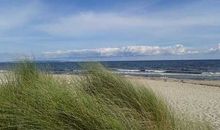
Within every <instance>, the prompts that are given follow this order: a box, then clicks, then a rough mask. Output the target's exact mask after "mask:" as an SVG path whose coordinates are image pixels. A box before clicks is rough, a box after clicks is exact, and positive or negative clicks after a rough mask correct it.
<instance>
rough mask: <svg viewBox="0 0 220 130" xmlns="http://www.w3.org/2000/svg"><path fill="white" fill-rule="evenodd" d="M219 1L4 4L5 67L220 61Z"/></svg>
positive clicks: (29, 0)
mask: <svg viewBox="0 0 220 130" xmlns="http://www.w3.org/2000/svg"><path fill="white" fill-rule="evenodd" d="M219 7H220V1H219V0H181V1H180V0H169V1H168V0H53V1H52V0H0V61H9V60H16V59H20V58H23V57H29V56H30V57H35V58H36V59H39V60H137V59H138V60H139V59H140V60H152V59H153V60H156V59H201V58H205V59H207V58H208V59H209V58H210V59H213V58H219V57H220V44H219V43H220V13H219V12H220V8H219Z"/></svg>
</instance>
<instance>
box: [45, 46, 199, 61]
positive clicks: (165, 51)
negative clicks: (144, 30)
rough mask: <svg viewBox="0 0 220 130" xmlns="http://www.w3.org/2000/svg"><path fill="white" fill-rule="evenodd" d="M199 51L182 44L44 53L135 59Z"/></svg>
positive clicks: (49, 54)
mask: <svg viewBox="0 0 220 130" xmlns="http://www.w3.org/2000/svg"><path fill="white" fill-rule="evenodd" d="M197 53H199V52H198V51H197V50H194V49H191V48H187V47H184V46H183V45H181V44H177V45H175V46H165V47H160V46H125V47H118V48H96V49H79V50H66V51H62V50H58V51H53V52H44V56H46V57H48V58H58V57H76V58H79V57H81V58H89V57H97V58H99V57H127V56H128V57H135V56H156V55H189V54H197Z"/></svg>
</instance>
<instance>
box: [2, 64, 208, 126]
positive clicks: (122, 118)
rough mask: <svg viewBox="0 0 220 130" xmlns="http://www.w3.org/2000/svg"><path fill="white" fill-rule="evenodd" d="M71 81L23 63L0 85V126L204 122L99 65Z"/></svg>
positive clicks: (179, 123) (143, 124) (193, 124)
mask: <svg viewBox="0 0 220 130" xmlns="http://www.w3.org/2000/svg"><path fill="white" fill-rule="evenodd" d="M85 69H86V73H84V74H83V75H82V76H80V77H78V78H73V79H69V80H66V79H65V80H63V79H57V78H54V77H53V76H52V75H49V74H46V73H44V72H40V71H39V70H38V69H37V67H36V66H35V64H34V63H31V62H28V61H25V62H22V63H21V64H20V65H19V66H18V68H17V69H16V70H15V71H14V73H12V74H10V76H6V78H4V82H3V83H1V84H0V129H21V130H25V129H48V130H50V129H51V130H56V129H57V130H61V129H75V130H107V129H115V130H131V129H133V130H175V129H176V130H181V129H182V130H187V129H188V130H192V129H195V130H196V129H201V130H202V129H204V130H206V129H210V128H209V126H208V125H201V123H192V122H187V121H183V120H179V119H177V118H176V117H175V116H174V114H172V111H171V110H169V109H168V107H167V105H166V104H165V103H164V102H163V101H162V100H161V99H160V98H158V97H157V96H156V95H155V94H154V93H153V92H152V91H151V90H149V89H147V88H145V87H142V86H138V85H134V84H132V83H131V82H130V81H128V80H126V79H124V78H123V77H121V76H119V75H116V74H112V73H111V72H110V71H108V70H106V69H105V68H104V67H102V66H101V65H99V64H89V65H87V66H86V67H85Z"/></svg>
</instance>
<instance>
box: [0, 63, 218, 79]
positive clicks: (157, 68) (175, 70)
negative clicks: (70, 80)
mask: <svg viewBox="0 0 220 130" xmlns="http://www.w3.org/2000/svg"><path fill="white" fill-rule="evenodd" d="M100 63H101V64H103V65H104V66H105V67H107V68H109V69H111V70H112V71H114V72H115V73H120V74H126V75H137V76H145V77H168V78H176V79H200V80H201V79H207V80H220V60H163V61H105V62H100ZM16 64H17V63H0V72H1V71H4V70H8V69H10V68H12V67H13V66H15V65H16ZM82 64H83V62H37V65H38V67H39V68H41V69H45V68H46V70H47V71H50V72H52V73H66V74H71V73H79V72H80V71H81V67H80V66H81V65H82Z"/></svg>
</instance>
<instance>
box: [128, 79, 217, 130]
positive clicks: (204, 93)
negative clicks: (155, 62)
mask: <svg viewBox="0 0 220 130" xmlns="http://www.w3.org/2000/svg"><path fill="white" fill-rule="evenodd" d="M128 77H129V79H131V80H133V81H135V82H137V83H141V84H144V86H146V87H150V88H152V90H153V91H154V92H155V93H157V94H158V95H159V96H161V97H162V98H163V99H165V101H166V102H168V104H169V105H170V107H171V108H172V109H173V110H174V111H175V112H177V113H181V114H185V115H187V116H188V117H189V118H190V119H194V118H196V119H198V120H200V121H207V122H209V123H210V124H211V125H212V126H213V127H214V129H216V130H220V87H219V85H220V81H196V80H174V79H166V80H164V79H158V78H157V79H152V78H144V77H131V76H128ZM179 116H180V117H181V116H182V115H179Z"/></svg>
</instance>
